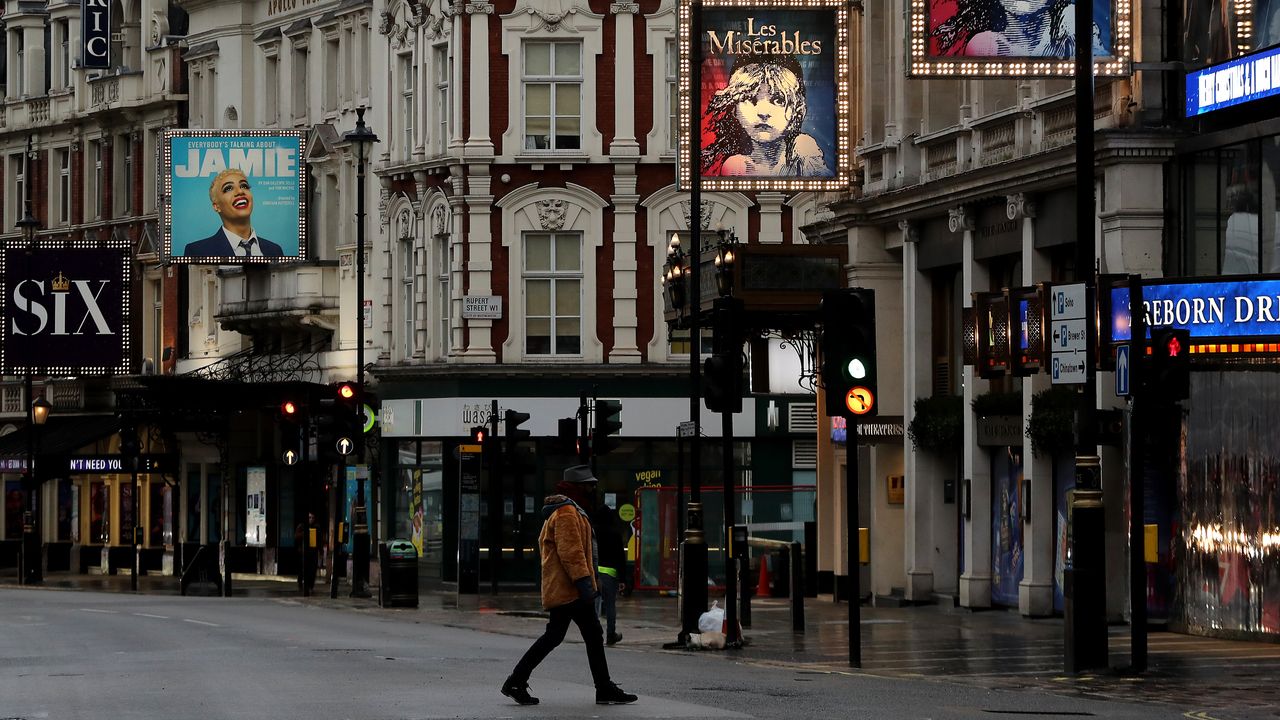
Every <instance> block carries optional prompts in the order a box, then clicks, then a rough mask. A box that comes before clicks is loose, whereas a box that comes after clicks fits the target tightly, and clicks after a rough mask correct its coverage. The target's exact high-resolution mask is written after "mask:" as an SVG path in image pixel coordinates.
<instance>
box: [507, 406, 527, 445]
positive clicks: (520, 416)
mask: <svg viewBox="0 0 1280 720" xmlns="http://www.w3.org/2000/svg"><path fill="white" fill-rule="evenodd" d="M528 419H529V413H525V412H516V411H515V410H508V411H506V413H504V414H503V421H504V426H505V432H506V435H507V450H511V448H513V447H515V444H516V443H518V442H520V441H521V440H524V439H525V438H527V437H529V431H528V430H526V429H524V428H521V427H520V424H521V423H523V422H525V421H527V420H528Z"/></svg>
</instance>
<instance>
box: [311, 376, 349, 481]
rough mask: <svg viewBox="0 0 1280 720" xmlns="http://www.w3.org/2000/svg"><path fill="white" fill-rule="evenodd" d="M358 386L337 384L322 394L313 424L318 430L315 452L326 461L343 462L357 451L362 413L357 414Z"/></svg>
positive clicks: (313, 417) (314, 413) (312, 418)
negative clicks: (356, 392)
mask: <svg viewBox="0 0 1280 720" xmlns="http://www.w3.org/2000/svg"><path fill="white" fill-rule="evenodd" d="M354 400H355V386H354V385H352V384H351V383H334V384H332V385H330V386H329V389H328V392H326V393H325V394H324V395H322V396H321V397H320V400H319V402H317V403H316V408H315V411H314V412H313V413H312V414H311V424H312V425H313V426H315V429H316V455H317V456H318V459H320V460H322V461H326V462H335V463H336V462H343V461H344V460H345V459H346V457H347V456H348V455H351V454H352V453H354V452H355V449H356V438H358V437H359V434H358V432H357V431H358V428H359V415H358V414H357V413H356V403H355V401H354Z"/></svg>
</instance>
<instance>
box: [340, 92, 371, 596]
mask: <svg viewBox="0 0 1280 720" xmlns="http://www.w3.org/2000/svg"><path fill="white" fill-rule="evenodd" d="M364 111H365V109H364V108H363V107H361V108H357V109H356V127H355V129H354V130H351V131H349V132H348V133H347V134H346V135H344V136H343V139H345V140H346V141H347V142H349V143H353V144H354V145H355V146H356V263H355V265H356V378H355V380H356V399H357V401H358V402H359V403H360V407H361V408H363V407H364V404H365V396H364V265H365V260H364V246H365V238H364V223H365V210H364V194H365V193H364V190H365V187H364V180H365V152H366V149H367V148H368V147H369V146H370V145H372V144H373V143H376V142H378V136H377V135H376V134H375V133H374V132H373V130H372V129H370V128H369V126H368V125H365V124H364ZM361 430H362V432H363V423H362V424H361ZM355 444H356V463H357V464H358V465H361V466H363V465H364V445H365V440H364V437H360V438H358V439H356V443H355ZM364 472H368V471H367V470H365V471H364ZM365 513H366V510H365V494H364V478H363V477H362V476H361V472H360V470H357V472H356V506H355V508H354V509H353V510H352V518H351V524H352V529H353V530H354V532H353V533H352V537H351V541H352V556H351V596H352V597H369V595H370V593H369V587H368V585H369V522H368V518H367V516H366V515H365Z"/></svg>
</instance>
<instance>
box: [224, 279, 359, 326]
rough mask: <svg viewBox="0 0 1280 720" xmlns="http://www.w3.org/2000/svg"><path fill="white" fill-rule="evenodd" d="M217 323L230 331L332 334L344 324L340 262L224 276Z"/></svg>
mask: <svg viewBox="0 0 1280 720" xmlns="http://www.w3.org/2000/svg"><path fill="white" fill-rule="evenodd" d="M218 275H219V277H220V278H221V280H222V282H221V296H220V298H219V303H218V311H217V314H216V319H217V321H218V323H219V324H220V325H221V326H222V327H223V329H226V330H234V331H236V332H241V333H245V334H247V335H253V334H257V333H259V332H264V331H268V330H272V331H274V330H281V329H293V330H298V331H308V330H311V331H315V330H322V331H324V330H332V328H333V327H334V326H336V324H337V322H338V306H339V301H338V294H339V279H338V266H337V263H325V262H318V263H308V264H295V263H290V264H282V265H250V266H246V267H232V268H225V269H221V270H219V271H218Z"/></svg>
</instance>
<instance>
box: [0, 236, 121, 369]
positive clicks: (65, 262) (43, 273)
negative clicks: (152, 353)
mask: <svg viewBox="0 0 1280 720" xmlns="http://www.w3.org/2000/svg"><path fill="white" fill-rule="evenodd" d="M0 262H2V264H3V271H2V273H0V275H2V277H3V288H2V291H3V294H2V295H0V297H3V299H4V303H3V311H2V312H3V322H4V326H3V328H4V329H3V335H0V338H2V339H3V346H2V347H0V372H3V373H5V374H15V375H19V374H25V373H28V372H30V373H35V374H41V375H46V374H47V375H52V374H76V375H113V374H123V373H126V372H128V369H129V335H130V333H129V300H130V293H129V284H130V258H129V252H128V249H127V246H121V247H67V246H62V247H38V248H35V249H33V250H31V251H30V252H29V253H28V251H27V248H26V247H25V244H24V243H21V242H11V243H10V244H8V245H6V246H5V247H4V252H3V259H2V261H0Z"/></svg>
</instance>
